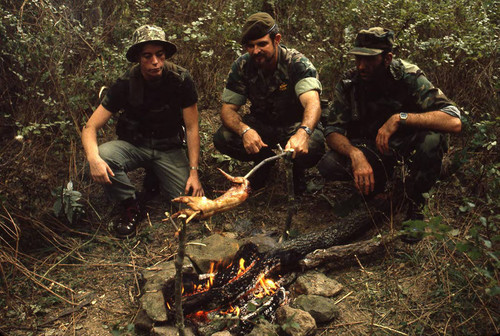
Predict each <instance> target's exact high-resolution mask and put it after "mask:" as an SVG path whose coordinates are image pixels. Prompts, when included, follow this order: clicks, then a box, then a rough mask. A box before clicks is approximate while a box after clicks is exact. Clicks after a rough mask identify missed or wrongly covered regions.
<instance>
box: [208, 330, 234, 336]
mask: <svg viewBox="0 0 500 336" xmlns="http://www.w3.org/2000/svg"><path fill="white" fill-rule="evenodd" d="M212 336H232V334H231V333H230V332H229V331H227V330H224V331H219V332H216V333H214V334H212Z"/></svg>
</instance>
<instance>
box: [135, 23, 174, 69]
mask: <svg viewBox="0 0 500 336" xmlns="http://www.w3.org/2000/svg"><path fill="white" fill-rule="evenodd" d="M148 42H155V43H159V44H162V45H163V46H164V47H165V58H169V57H171V56H172V55H173V54H175V53H176V51H177V47H176V46H175V44H173V43H172V42H168V41H167V40H166V38H165V32H164V31H163V29H161V28H160V27H157V26H153V25H144V26H140V27H139V28H137V29H136V30H135V31H134V34H133V35H132V45H131V46H130V48H128V50H127V54H126V55H125V56H126V57H127V59H128V60H129V61H130V62H137V60H138V56H139V52H140V51H141V49H142V46H143V45H144V44H145V43H148Z"/></svg>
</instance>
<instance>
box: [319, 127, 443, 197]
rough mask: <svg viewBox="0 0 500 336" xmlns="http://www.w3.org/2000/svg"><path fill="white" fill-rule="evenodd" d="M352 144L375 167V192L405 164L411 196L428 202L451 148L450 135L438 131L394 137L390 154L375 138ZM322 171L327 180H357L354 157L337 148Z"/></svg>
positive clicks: (327, 156)
mask: <svg viewBox="0 0 500 336" xmlns="http://www.w3.org/2000/svg"><path fill="white" fill-rule="evenodd" d="M351 143H352V144H353V145H354V146H356V147H357V148H359V149H360V150H361V151H362V152H363V153H364V154H365V156H366V159H367V160H368V162H369V163H370V165H371V166H372V169H373V175H374V178H375V190H374V191H373V194H374V195H375V194H378V193H380V192H383V191H384V189H385V185H386V182H387V181H388V180H389V179H390V178H392V176H393V173H394V168H395V167H396V166H398V165H402V164H404V165H405V166H406V167H407V168H408V178H407V179H406V181H405V186H406V188H405V189H406V190H407V192H408V197H409V198H410V199H412V200H413V201H414V202H417V203H422V202H423V201H424V199H423V196H422V194H423V193H426V192H428V191H429V190H430V189H431V188H432V186H433V185H434V184H435V183H436V181H437V179H438V178H439V175H440V172H441V164H442V160H443V155H444V153H446V151H447V150H448V142H447V137H446V136H445V135H444V134H442V133H439V132H434V131H419V132H414V133H412V134H410V135H403V136H401V135H399V136H393V137H391V139H390V140H389V147H390V149H391V152H390V153H389V154H381V153H380V152H379V151H378V150H377V148H376V145H375V141H367V140H366V139H352V140H351ZM318 170H319V172H320V173H321V175H323V177H325V178H326V179H330V180H335V181H348V180H353V175H352V164H351V160H350V159H349V158H348V157H346V156H344V155H341V154H339V153H337V152H335V151H333V150H332V151H329V152H328V153H326V154H325V155H324V156H323V158H322V159H321V161H320V162H319V163H318Z"/></svg>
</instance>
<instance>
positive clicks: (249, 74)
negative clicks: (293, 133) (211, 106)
mask: <svg viewBox="0 0 500 336" xmlns="http://www.w3.org/2000/svg"><path fill="white" fill-rule="evenodd" d="M278 48H279V50H278V53H279V54H278V64H277V69H276V71H275V72H274V74H273V75H272V76H270V77H267V78H266V77H265V76H264V75H263V73H262V71H261V70H259V68H258V67H257V66H256V65H255V64H254V63H253V62H252V59H251V57H250V55H249V54H248V53H246V54H244V55H242V56H241V57H239V58H238V59H237V60H236V61H235V62H234V63H233V65H232V67H231V70H230V72H229V77H228V79H227V83H226V88H225V89H224V92H223V94H222V101H223V102H224V103H228V104H234V105H238V106H241V105H244V104H245V103H246V101H247V99H248V100H250V103H251V107H250V112H251V113H252V115H253V116H254V117H255V118H256V119H257V120H259V121H261V122H264V123H268V124H270V125H276V126H278V125H280V126H285V125H290V124H292V123H294V122H298V121H301V120H302V116H303V114H304V107H303V106H302V104H301V103H300V100H299V96H300V95H301V94H302V93H304V92H307V91H310V90H317V91H319V92H321V83H320V82H319V80H318V74H317V71H316V68H315V67H314V65H313V64H312V63H311V62H310V61H309V60H308V59H307V58H306V57H305V56H304V55H303V54H301V53H299V52H298V51H297V50H295V49H288V48H286V47H285V46H282V45H279V46H278Z"/></svg>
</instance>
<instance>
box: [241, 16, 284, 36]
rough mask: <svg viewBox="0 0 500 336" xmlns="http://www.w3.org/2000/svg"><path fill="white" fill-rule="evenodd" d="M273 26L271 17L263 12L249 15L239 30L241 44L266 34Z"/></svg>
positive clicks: (273, 22)
mask: <svg viewBox="0 0 500 336" xmlns="http://www.w3.org/2000/svg"><path fill="white" fill-rule="evenodd" d="M275 26H276V22H275V21H274V19H273V17H272V16H271V15H269V14H267V13H265V12H258V13H255V14H252V15H250V17H249V18H248V19H247V20H246V21H245V24H244V25H243V29H242V31H241V44H246V43H247V42H248V41H252V40H257V39H260V38H261V37H264V36H266V35H267V34H269V32H270V31H271V30H272V29H273V28H274V27H275Z"/></svg>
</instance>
